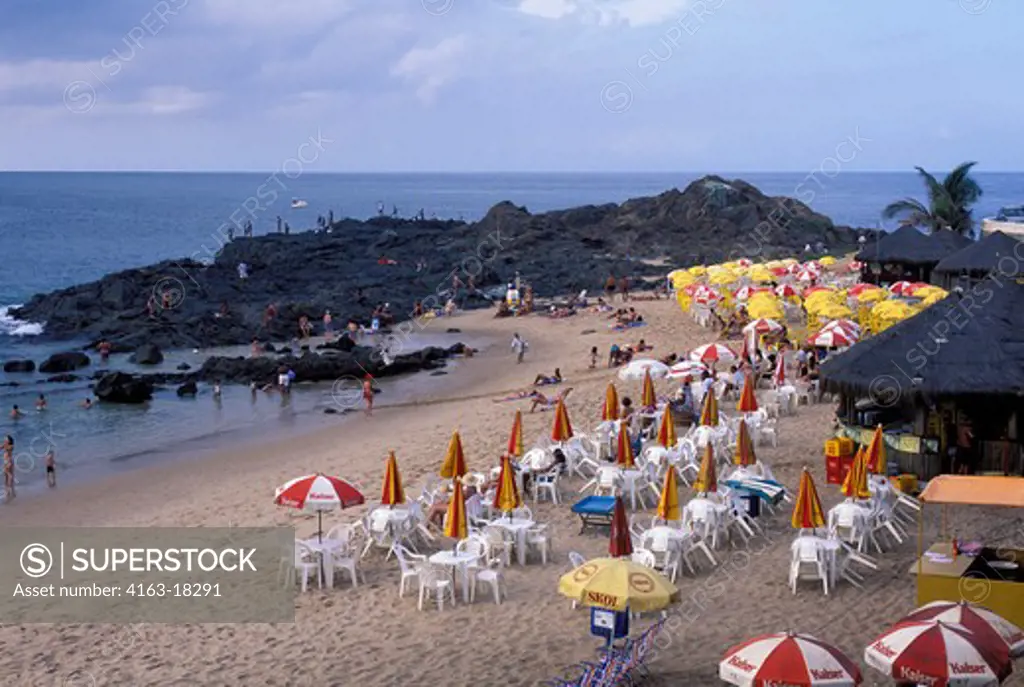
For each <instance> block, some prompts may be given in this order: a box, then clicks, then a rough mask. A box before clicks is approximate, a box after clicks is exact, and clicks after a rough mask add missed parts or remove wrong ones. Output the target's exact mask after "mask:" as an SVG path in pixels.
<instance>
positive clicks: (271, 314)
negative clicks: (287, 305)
mask: <svg viewBox="0 0 1024 687" xmlns="http://www.w3.org/2000/svg"><path fill="white" fill-rule="evenodd" d="M275 317H277V306H275V305H274V304H273V303H271V304H270V305H268V306H267V309H266V310H264V311H263V327H264V329H266V328H267V327H268V326H269V325H270V322H271V320H273V319H274V318H275Z"/></svg>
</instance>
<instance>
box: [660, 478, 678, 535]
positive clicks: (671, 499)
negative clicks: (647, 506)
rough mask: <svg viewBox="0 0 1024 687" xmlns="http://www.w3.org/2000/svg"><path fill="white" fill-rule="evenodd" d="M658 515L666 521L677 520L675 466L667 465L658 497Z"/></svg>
mask: <svg viewBox="0 0 1024 687" xmlns="http://www.w3.org/2000/svg"><path fill="white" fill-rule="evenodd" d="M658 517H659V518H661V519H662V520H666V521H668V522H674V521H676V520H679V482H678V479H677V477H676V469H675V466H672V465H669V466H668V471H667V472H666V473H665V482H664V483H663V484H662V485H661V496H660V497H659V498H658Z"/></svg>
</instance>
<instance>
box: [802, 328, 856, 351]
mask: <svg viewBox="0 0 1024 687" xmlns="http://www.w3.org/2000/svg"><path fill="white" fill-rule="evenodd" d="M807 343H809V344H811V345H812V346H821V347H823V348H846V347H848V346H852V345H853V344H854V339H853V338H852V337H850V336H849V335H847V334H846V332H844V331H843V330H842V329H822V330H821V331H819V332H817V333H816V334H812V335H811V336H810V337H808V338H807Z"/></svg>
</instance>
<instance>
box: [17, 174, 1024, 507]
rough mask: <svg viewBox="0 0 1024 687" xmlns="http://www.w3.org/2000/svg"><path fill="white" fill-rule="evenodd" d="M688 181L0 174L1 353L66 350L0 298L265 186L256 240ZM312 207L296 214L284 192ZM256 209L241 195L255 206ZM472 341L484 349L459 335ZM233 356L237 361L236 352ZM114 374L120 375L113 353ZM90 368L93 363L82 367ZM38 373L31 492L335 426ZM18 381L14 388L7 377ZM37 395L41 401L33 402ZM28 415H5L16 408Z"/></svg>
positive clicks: (28, 442) (202, 219)
mask: <svg viewBox="0 0 1024 687" xmlns="http://www.w3.org/2000/svg"><path fill="white" fill-rule="evenodd" d="M699 176H701V175H699V174H690V173H680V174H661V173H659V174H582V173H581V174H568V173H567V174H309V173H307V174H303V175H301V176H299V177H298V178H296V179H288V178H286V177H283V176H278V177H275V178H270V177H269V176H268V175H266V174H235V173H224V174H187V173H180V174H179V173H56V172H55V173H0V245H2V250H3V254H4V260H3V263H2V268H0V361H6V360H10V359H12V358H19V357H28V358H32V359H33V360H35V361H36V362H37V363H38V362H40V361H41V360H43V359H44V358H45V357H46V356H47V355H48V354H49V353H51V352H54V351H56V350H66V349H67V348H68V347H69V346H68V344H62V345H52V344H42V343H39V342H38V341H37V340H36V339H35V336H34V335H35V334H38V333H39V331H40V324H38V323H25V322H17V321H14V320H12V319H11V318H10V317H9V316H8V315H7V307H9V306H11V305H14V304H20V303H24V302H25V301H26V300H27V299H28V298H30V297H31V296H32V295H33V294H35V293H40V292H46V291H52V290H54V289H59V288H63V287H67V286H72V285H74V284H78V283H82V282H87V281H91V280H94V279H98V278H100V277H102V276H103V275H105V274H107V273H110V272H113V271H117V270H122V269H126V268H130V267H137V266H141V265H145V264H149V263H153V262H157V261H160V260H164V259H168V258H180V257H183V256H187V255H193V254H196V253H197V252H198V253H199V254H201V255H205V254H207V253H209V252H212V251H215V250H216V248H217V246H218V243H217V241H218V239H217V238H216V236H217V229H218V227H220V226H221V225H223V224H225V223H227V222H230V221H231V219H232V218H233V217H234V218H238V217H245V216H249V215H247V214H246V211H245V209H244V207H245V204H246V200H247V199H249V198H250V197H253V196H255V195H256V194H257V189H259V188H260V187H261V186H263V187H264V188H267V187H268V186H269V187H270V188H273V189H275V195H276V200H274V201H273V203H272V204H270V205H269V206H268V205H267V200H266V197H265V196H264V197H263V198H264V200H263V203H262V207H263V209H262V211H259V212H258V214H257V215H256V216H255V217H253V218H252V219H253V225H254V229H255V233H256V234H263V233H267V232H271V231H274V230H275V227H276V221H277V217H278V216H280V217H281V218H282V220H283V221H286V222H288V223H289V224H290V225H291V227H292V230H293V231H300V230H302V229H304V228H309V227H312V226H314V225H315V223H316V218H317V216H318V215H324V216H326V215H327V214H328V212H329V211H333V212H334V216H335V217H336V218H340V217H344V216H350V217H357V218H365V217H370V216H373V215H375V214H376V213H377V208H378V204H383V206H384V208H385V211H386V212H387V213H391V212H392V211H393V210H394V209H397V211H398V212H399V214H401V215H403V216H413V215H415V214H416V213H418V212H419V211H420V210H422V211H423V212H424V214H425V215H426V216H427V217H432V216H437V217H441V218H449V217H450V218H456V219H457V218H463V219H466V220H474V219H478V218H480V217H482V216H483V215H484V213H486V212H487V210H488V209H489V208H490V207H491V206H493V205H494V204H495V203H498V202H500V201H503V200H510V201H512V202H513V203H516V204H517V205H524V206H526V207H527V208H528V209H529V210H530V211H531V212H539V211H545V210H553V209H560V208H567V207H573V206H577V205H585V204H602V203H608V202H621V201H624V200H626V199H628V198H634V197H638V196H647V195H655V194H658V193H660V192H662V191H664V190H666V189H669V188H672V187H678V188H684V187H685V186H686V184H688V183H689V182H691V181H693V180H694V179H697V178H699ZM720 176H722V177H725V178H742V179H744V180H746V181H748V182H750V183H752V184H754V185H755V186H757V187H758V188H760V189H761V190H762V191H763V192H765V193H767V194H770V195H785V196H792V197H796V198H798V199H799V200H802V201H804V202H806V203H807V204H809V205H810V206H811V207H812V208H813V209H814V210H816V211H818V212H821V213H823V214H825V215H828V216H829V217H831V218H832V219H833V221H835V222H836V223H837V224H844V225H849V226H854V227H865V228H878V227H879V226H880V224H879V222H880V212H881V209H882V208H883V207H884V206H885V205H886V204H887V203H888V202H890V201H892V200H894V199H897V198H902V197H905V196H915V197H919V198H920V197H923V188H922V186H921V183H920V181H919V179H918V177H917V175H916V174H914V173H913V172H910V173H853V172H842V173H839V174H836V175H834V176H832V177H829V176H827V175H826V174H825V173H823V172H821V171H820V170H819V171H818V172H817V173H814V174H810V175H808V174H793V173H743V174H720ZM975 178H976V179H977V181H978V182H979V183H980V184H981V186H982V188H983V190H984V196H983V197H982V199H981V202H979V203H978V205H977V206H976V210H975V217H976V218H978V219H979V220H980V218H981V217H984V216H988V215H991V214H994V213H995V211H996V210H998V209H999V208H1000V207H1001V206H1004V205H1016V204H1020V203H1022V202H1024V197H1021V195H1020V194H1021V193H1022V191H1021V189H1024V174H1017V173H1013V174H1010V173H1001V174H984V173H978V174H976V175H975ZM292 198H301V199H303V200H305V201H306V202H307V203H308V205H307V207H305V208H302V209H292V208H291V199H292ZM250 206H251V204H250ZM455 338H457V337H452V336H445V335H441V334H433V335H431V334H427V335H426V336H424V337H423V338H422V339H421V340H420V341H419V342H418V343H419V344H422V345H430V344H437V345H447V344H448V343H452V342H454V339H455ZM467 343H476V344H478V345H481V344H486V342H467ZM211 353H212V352H211V351H202V352H201V353H199V354H196V353H193V352H192V351H174V352H170V353H169V355H168V359H167V361H165V363H164V364H163V366H162V369H173V368H174V367H175V366H176V365H177V364H179V363H181V362H186V363H189V364H190V365H193V366H195V365H197V364H200V363H201V362H202V360H203V359H205V357H206V356H207V355H210V354H211ZM240 354H244V352H241V353H240ZM110 366H111V367H114V368H118V369H126V370H129V371H130V370H131V369H132V367H133V366H131V365H130V364H128V363H127V361H126V360H125V359H124V357H123V356H121V357H119V356H114V357H113V358H112V360H111V363H110ZM87 372H91V371H89V370H87ZM43 377H44V376H43V375H13V374H12V375H5V374H3V373H0V384H5V386H0V411H2V412H0V435H2V434H10V435H12V436H13V437H14V438H15V440H16V458H17V461H16V462H17V474H18V482H19V485H23V486H26V487H28V488H29V489H31V488H38V485H39V484H40V483H41V481H42V476H43V473H42V464H41V461H40V459H41V457H42V455H43V454H44V453H45V450H46V448H47V447H48V446H51V445H52V446H55V447H56V452H57V460H58V464H59V466H60V470H61V477H62V479H64V478H65V476H69V477H71V478H76V477H82V478H84V477H86V476H88V475H98V474H101V473H104V472H109V471H111V470H119V469H126V468H130V467H133V466H135V465H138V464H141V463H142V462H144V461H145V460H146V459H147V458H146V457H147V456H148V457H150V459H160V456H162V455H166V456H176V455H180V454H185V453H196V452H202V451H205V450H212V449H215V448H217V447H218V446H222V445H223V444H224V442H226V441H236V440H239V439H241V438H245V439H247V440H252V439H254V438H256V437H258V436H260V435H261V433H266V432H275V433H281V432H287V431H302V430H305V429H306V428H309V427H316V426H326V425H328V424H332V423H335V424H336V423H337V422H339V421H340V420H339V418H338V416H334V415H324V414H323V413H322V412H321V411H322V409H323V408H324V407H325V406H326V405H330V404H331V403H332V402H333V398H332V396H331V393H330V390H329V389H310V390H308V391H303V390H300V393H296V394H294V395H293V398H292V400H291V402H290V403H289V404H287V405H284V406H282V404H281V402H280V399H279V398H277V397H270V396H264V395H263V394H260V395H259V396H258V397H257V398H256V399H255V401H253V400H252V399H251V397H250V394H249V391H248V390H247V389H240V388H230V387H227V388H225V390H224V396H223V398H222V399H221V401H220V402H219V403H217V402H215V401H214V400H213V399H212V398H211V397H210V396H209V395H208V391H207V390H204V391H203V393H202V394H200V396H199V397H198V398H196V399H179V398H177V396H176V395H175V394H174V392H173V390H169V391H164V392H160V393H158V394H157V396H156V397H155V398H154V400H153V401H152V402H150V403H148V404H146V405H145V406H141V407H110V406H96V407H94V408H92V409H89V410H84V409H82V408H79V406H78V404H79V403H80V402H81V401H82V400H83V399H84V398H85V397H86V396H87V395H89V390H88V388H87V383H85V382H81V383H74V382H73V383H68V384H50V383H45V382H44V383H39V382H40V380H42V379H43ZM10 382H18V386H6V384H8V383H10ZM391 384H393V385H394V386H392V387H391V389H390V390H389V392H390V393H391V394H392V396H391V398H394V397H395V396H397V395H401V394H406V395H408V394H415V393H416V389H417V385H418V384H422V382H415V381H400V382H392V383H391ZM40 393H44V394H45V395H46V397H47V399H48V409H47V410H46V411H45V412H40V413H37V412H36V411H35V410H34V401H35V399H36V397H37V396H38V395H39V394H40ZM15 404H17V405H19V406H20V407H21V409H22V410H23V411H24V412H25V416H24V417H22V418H20V419H17V420H15V419H13V418H11V417H10V416H9V412H10V410H11V408H12V406H13V405H15Z"/></svg>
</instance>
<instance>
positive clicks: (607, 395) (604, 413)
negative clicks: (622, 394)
mask: <svg viewBox="0 0 1024 687" xmlns="http://www.w3.org/2000/svg"><path fill="white" fill-rule="evenodd" d="M618 419H619V392H618V391H616V389H615V385H614V384H612V383H609V384H608V389H607V391H605V392H604V406H602V407H601V421H602V422H608V421H609V420H618Z"/></svg>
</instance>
